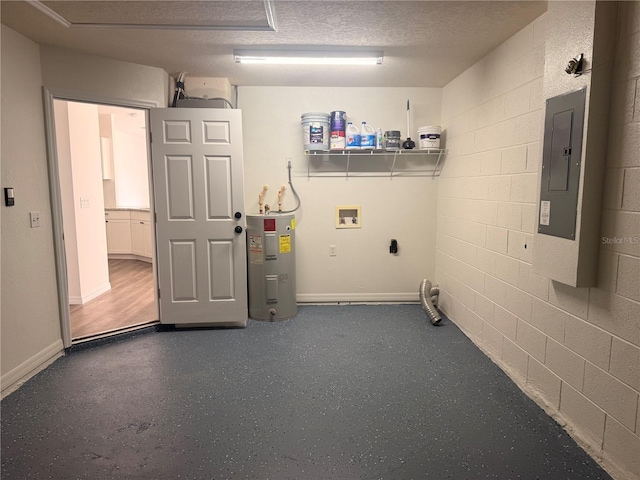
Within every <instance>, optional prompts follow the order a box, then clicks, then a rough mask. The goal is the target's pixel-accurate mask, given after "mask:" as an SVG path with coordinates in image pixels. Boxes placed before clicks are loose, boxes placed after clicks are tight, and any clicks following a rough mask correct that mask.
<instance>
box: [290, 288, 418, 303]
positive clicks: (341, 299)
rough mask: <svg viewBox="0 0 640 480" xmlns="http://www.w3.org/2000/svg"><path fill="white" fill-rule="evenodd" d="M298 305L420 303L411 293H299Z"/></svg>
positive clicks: (297, 297) (415, 293)
mask: <svg viewBox="0 0 640 480" xmlns="http://www.w3.org/2000/svg"><path fill="white" fill-rule="evenodd" d="M296 301H297V302H298V303H418V302H419V301H420V297H419V294H418V292H417V291H416V292H411V293H319V294H314V293H299V294H298V295H296Z"/></svg>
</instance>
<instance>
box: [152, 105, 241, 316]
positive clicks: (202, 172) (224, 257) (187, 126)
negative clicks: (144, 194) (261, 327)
mask: <svg viewBox="0 0 640 480" xmlns="http://www.w3.org/2000/svg"><path fill="white" fill-rule="evenodd" d="M241 127H242V118H241V112H240V111H239V110H231V109H200V108H194V109H189V108H168V109H155V110H152V111H151V128H152V132H153V143H152V148H153V177H154V184H155V192H156V195H155V197H156V215H157V227H156V228H157V240H158V241H157V253H158V254H157V258H158V277H159V284H160V320H161V322H162V323H170V324H182V325H185V324H194V325H195V324H214V325H241V326H244V325H246V321H247V281H246V242H245V233H244V227H245V220H244V194H243V166H242V128H241ZM236 212H239V213H240V214H242V217H241V218H240V219H237V218H236V217H235V215H236ZM236 227H241V228H242V231H241V232H236V230H235V229H236Z"/></svg>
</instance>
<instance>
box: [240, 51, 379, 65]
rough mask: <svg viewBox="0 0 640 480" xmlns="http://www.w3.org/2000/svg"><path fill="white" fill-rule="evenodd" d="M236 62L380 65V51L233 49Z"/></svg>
mask: <svg viewBox="0 0 640 480" xmlns="http://www.w3.org/2000/svg"><path fill="white" fill-rule="evenodd" d="M233 57H234V59H235V61H236V63H248V64H251V63H253V64H262V65H380V64H381V63H382V58H383V53H382V52H353V51H330V50H325V51H323V50H234V51H233Z"/></svg>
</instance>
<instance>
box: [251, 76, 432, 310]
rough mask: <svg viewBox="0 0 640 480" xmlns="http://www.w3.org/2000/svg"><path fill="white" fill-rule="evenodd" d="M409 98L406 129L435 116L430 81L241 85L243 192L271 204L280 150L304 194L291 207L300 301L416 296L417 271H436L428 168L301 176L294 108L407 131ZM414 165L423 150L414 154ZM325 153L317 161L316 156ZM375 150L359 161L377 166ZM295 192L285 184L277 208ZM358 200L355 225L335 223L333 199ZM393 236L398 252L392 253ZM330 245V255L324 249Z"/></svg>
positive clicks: (283, 174) (281, 167)
mask: <svg viewBox="0 0 640 480" xmlns="http://www.w3.org/2000/svg"><path fill="white" fill-rule="evenodd" d="M407 99H410V100H411V105H412V127H413V131H414V134H413V137H414V138H415V131H416V129H417V127H418V126H420V125H439V124H440V108H441V90H440V89H434V88H306V87H299V88H291V87H240V88H239V102H240V108H241V109H242V115H243V135H244V161H245V164H244V167H245V168H244V170H245V202H246V205H245V207H246V212H247V213H258V194H259V193H260V192H261V191H262V187H263V185H265V184H267V185H269V190H268V192H267V195H266V197H265V201H266V203H268V204H270V205H271V207H272V208H273V209H277V191H278V189H279V188H280V186H281V185H283V184H285V185H286V184H287V168H286V165H287V160H288V159H291V161H292V164H293V182H294V186H295V188H296V190H297V191H298V193H299V195H300V197H301V199H302V208H301V209H300V210H299V211H298V212H297V213H296V249H297V254H296V264H297V265H296V267H297V293H298V301H302V302H305V301H308V302H315V301H364V300H368V301H376V300H378V301H393V300H417V298H418V287H419V284H420V281H421V280H422V279H423V278H425V277H428V278H432V277H433V274H434V264H435V263H434V251H435V207H436V199H437V190H438V182H437V179H432V178H424V177H420V178H393V179H390V178H389V177H384V178H354V177H349V178H348V179H347V178H346V177H344V176H342V177H340V178H316V177H313V178H308V177H307V171H308V170H307V160H308V157H305V156H304V154H303V133H302V127H301V123H300V116H301V115H302V114H303V113H306V112H318V111H319V112H327V113H329V112H331V111H332V110H338V109H339V110H344V111H346V112H347V115H348V119H349V121H353V122H354V123H356V124H357V125H359V124H360V122H362V121H366V122H367V123H369V124H371V125H373V126H374V127H376V128H377V127H381V128H382V129H383V130H391V129H394V130H401V131H402V132H403V136H404V132H406V101H407ZM415 162H416V163H415V165H414V166H415V167H417V168H421V167H424V166H425V162H428V160H424V159H422V160H418V161H415ZM320 163H322V162H320ZM379 165H380V163H379V162H378V161H376V160H375V159H372V160H370V163H369V164H368V165H367V164H365V165H361V168H362V169H364V170H375V169H376V168H377V167H378V166H379ZM294 205H295V202H294V200H293V195H292V192H291V191H290V189H287V190H285V194H284V203H283V208H284V210H288V209H291V208H293V207H294ZM338 205H360V206H361V207H362V217H361V226H362V228H361V229H343V230H338V229H336V228H335V207H336V206H338ZM391 239H396V240H397V241H398V244H399V254H398V255H397V256H395V255H390V254H389V243H390V241H391ZM329 245H336V248H337V255H336V256H335V257H331V256H329Z"/></svg>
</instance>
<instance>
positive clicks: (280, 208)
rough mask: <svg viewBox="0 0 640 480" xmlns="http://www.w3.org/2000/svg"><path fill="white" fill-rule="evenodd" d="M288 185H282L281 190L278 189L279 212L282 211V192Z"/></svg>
mask: <svg viewBox="0 0 640 480" xmlns="http://www.w3.org/2000/svg"><path fill="white" fill-rule="evenodd" d="M286 188H287V186H286V185H282V186H281V187H280V190H278V213H282V194H283V193H284V191H285V189H286Z"/></svg>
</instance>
